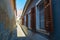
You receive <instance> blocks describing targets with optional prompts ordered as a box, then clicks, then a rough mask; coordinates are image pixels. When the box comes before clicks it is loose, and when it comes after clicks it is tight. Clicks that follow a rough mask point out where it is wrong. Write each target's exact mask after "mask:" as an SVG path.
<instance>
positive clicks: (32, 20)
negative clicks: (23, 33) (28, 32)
mask: <svg viewBox="0 0 60 40" xmlns="http://www.w3.org/2000/svg"><path fill="white" fill-rule="evenodd" d="M31 28H32V30H33V31H36V12H35V7H33V8H32V9H31Z"/></svg>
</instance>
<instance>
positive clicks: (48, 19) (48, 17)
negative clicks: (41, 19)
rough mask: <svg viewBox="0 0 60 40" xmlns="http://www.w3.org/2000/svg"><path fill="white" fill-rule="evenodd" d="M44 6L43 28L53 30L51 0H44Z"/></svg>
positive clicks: (48, 30)
mask: <svg viewBox="0 0 60 40" xmlns="http://www.w3.org/2000/svg"><path fill="white" fill-rule="evenodd" d="M44 8H45V29H46V30H47V32H53V19H52V6H51V0H44Z"/></svg>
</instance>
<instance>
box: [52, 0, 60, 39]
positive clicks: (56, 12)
mask: <svg viewBox="0 0 60 40" xmlns="http://www.w3.org/2000/svg"><path fill="white" fill-rule="evenodd" d="M52 9H53V23H54V32H53V36H52V37H53V39H52V40H60V31H59V30H60V0H52Z"/></svg>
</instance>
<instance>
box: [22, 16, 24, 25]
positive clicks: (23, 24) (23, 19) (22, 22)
mask: <svg viewBox="0 0 60 40" xmlns="http://www.w3.org/2000/svg"><path fill="white" fill-rule="evenodd" d="M22 25H24V17H22Z"/></svg>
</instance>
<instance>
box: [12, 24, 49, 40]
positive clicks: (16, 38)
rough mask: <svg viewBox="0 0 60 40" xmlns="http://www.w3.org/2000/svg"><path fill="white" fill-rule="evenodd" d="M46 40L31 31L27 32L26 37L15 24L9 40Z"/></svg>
mask: <svg viewBox="0 0 60 40" xmlns="http://www.w3.org/2000/svg"><path fill="white" fill-rule="evenodd" d="M39 39H40V40H48V39H47V38H45V37H43V36H41V35H40V34H38V33H33V32H32V31H30V30H28V35H27V36H26V35H25V34H24V32H23V30H22V29H21V27H20V26H19V24H17V28H16V29H15V30H14V31H13V34H12V37H11V40H39Z"/></svg>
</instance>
